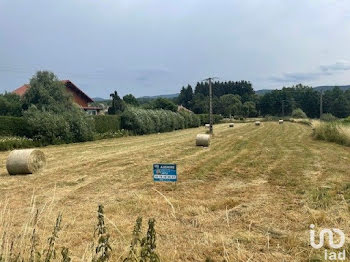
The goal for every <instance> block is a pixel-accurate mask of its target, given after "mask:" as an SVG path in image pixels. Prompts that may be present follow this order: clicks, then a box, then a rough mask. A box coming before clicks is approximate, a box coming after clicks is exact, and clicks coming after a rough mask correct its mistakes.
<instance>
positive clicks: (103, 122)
mask: <svg viewBox="0 0 350 262" xmlns="http://www.w3.org/2000/svg"><path fill="white" fill-rule="evenodd" d="M93 119H94V122H95V131H96V132H97V133H100V134H102V133H107V132H117V131H118V130H120V116H119V115H98V116H94V117H93Z"/></svg>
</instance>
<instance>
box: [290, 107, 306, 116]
mask: <svg viewBox="0 0 350 262" xmlns="http://www.w3.org/2000/svg"><path fill="white" fill-rule="evenodd" d="M292 117H293V118H307V115H306V114H305V112H304V111H303V110H302V109H301V108H297V109H294V110H293V112H292Z"/></svg>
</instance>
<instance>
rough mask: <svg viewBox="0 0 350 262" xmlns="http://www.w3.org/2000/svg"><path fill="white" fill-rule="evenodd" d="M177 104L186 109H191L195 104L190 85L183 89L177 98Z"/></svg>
mask: <svg viewBox="0 0 350 262" xmlns="http://www.w3.org/2000/svg"><path fill="white" fill-rule="evenodd" d="M177 103H178V104H179V105H183V106H184V107H186V108H188V109H191V108H192V104H193V90H192V87H191V86H190V85H188V86H187V87H186V88H185V87H182V89H181V91H180V94H179V96H178V98H177Z"/></svg>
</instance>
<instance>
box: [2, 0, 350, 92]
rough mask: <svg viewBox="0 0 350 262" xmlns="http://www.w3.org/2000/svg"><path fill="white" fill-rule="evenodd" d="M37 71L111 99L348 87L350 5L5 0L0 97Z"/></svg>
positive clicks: (336, 0)
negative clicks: (239, 84) (229, 88)
mask: <svg viewBox="0 0 350 262" xmlns="http://www.w3.org/2000/svg"><path fill="white" fill-rule="evenodd" d="M37 70H50V71H53V72H54V73H56V75H57V76H58V77H59V78H60V79H69V80H71V81H72V82H73V83H75V84H76V85H77V86H78V87H80V88H81V89H82V90H84V91H85V92H86V93H87V94H88V95H90V96H91V97H104V98H106V97H108V96H109V94H110V93H111V92H112V91H114V90H117V91H118V93H119V94H120V95H125V94H127V93H132V94H134V95H136V96H144V95H158V94H170V93H177V92H179V90H180V88H181V86H183V85H187V84H188V83H189V84H192V85H195V83H196V82H197V81H198V80H201V79H203V78H206V77H208V76H217V77H220V80H222V81H224V80H249V81H251V82H252V83H253V87H254V89H256V90H258V89H272V88H281V87H282V86H290V85H292V84H297V83H303V84H308V85H312V86H317V85H343V84H350V1H349V0H308V1H306V0H249V1H248V0H247V1H245V0H239V1H238V0H226V1H224V0H215V1H214V0H176V1H174V0H102V1H97V0H60V1H54V0H31V1H28V0H21V1H20V0H0V92H3V91H5V90H7V91H12V90H13V89H15V88H17V87H19V86H21V85H22V84H24V83H27V82H28V81H29V79H30V78H31V76H32V75H33V74H34V73H35V72H36V71H37Z"/></svg>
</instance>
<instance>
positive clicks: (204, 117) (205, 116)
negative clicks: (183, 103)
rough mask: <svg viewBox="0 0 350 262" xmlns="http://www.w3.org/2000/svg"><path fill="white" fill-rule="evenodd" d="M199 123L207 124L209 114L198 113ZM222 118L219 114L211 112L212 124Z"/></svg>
mask: <svg viewBox="0 0 350 262" xmlns="http://www.w3.org/2000/svg"><path fill="white" fill-rule="evenodd" d="M198 116H199V117H200V121H201V123H200V124H201V125H205V124H209V114H199V115H198ZM222 119H224V118H223V117H222V116H221V115H215V114H213V122H214V124H218V123H220V121H221V120H222Z"/></svg>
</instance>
